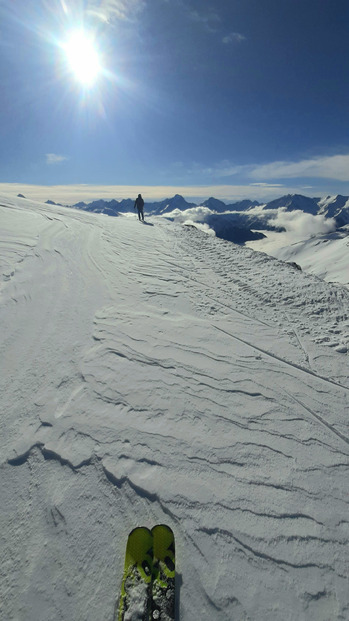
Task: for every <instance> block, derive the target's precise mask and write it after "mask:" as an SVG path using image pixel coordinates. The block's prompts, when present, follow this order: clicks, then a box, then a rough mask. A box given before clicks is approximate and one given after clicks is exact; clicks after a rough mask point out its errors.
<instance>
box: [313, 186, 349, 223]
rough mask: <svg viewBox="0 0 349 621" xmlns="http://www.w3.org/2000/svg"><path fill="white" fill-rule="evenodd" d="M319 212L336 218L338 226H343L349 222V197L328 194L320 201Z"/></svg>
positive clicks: (327, 216)
mask: <svg viewBox="0 0 349 621" xmlns="http://www.w3.org/2000/svg"><path fill="white" fill-rule="evenodd" d="M318 206H319V212H318V213H319V214H322V215H324V216H326V218H334V219H335V220H336V223H337V226H338V227H341V226H344V225H346V224H349V197H348V196H341V194H337V195H336V196H326V197H325V198H322V199H320V200H319V201H318Z"/></svg>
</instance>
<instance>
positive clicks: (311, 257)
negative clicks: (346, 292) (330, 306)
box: [274, 225, 349, 287]
mask: <svg viewBox="0 0 349 621" xmlns="http://www.w3.org/2000/svg"><path fill="white" fill-rule="evenodd" d="M274 256H276V257H278V258H279V259H282V260H284V261H296V263H298V264H299V265H301V266H302V269H304V270H305V271H306V272H309V273H311V274H316V276H319V278H323V279H324V280H327V281H330V282H337V283H341V284H343V285H346V286H347V287H349V225H348V226H343V227H341V228H340V229H338V230H337V231H335V232H334V233H327V234H324V235H317V236H316V237H312V238H311V239H306V240H303V241H301V242H298V243H295V244H292V245H291V246H288V247H286V248H281V249H279V250H278V251H276V252H275V253H274Z"/></svg>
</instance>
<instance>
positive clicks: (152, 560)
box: [116, 524, 176, 621]
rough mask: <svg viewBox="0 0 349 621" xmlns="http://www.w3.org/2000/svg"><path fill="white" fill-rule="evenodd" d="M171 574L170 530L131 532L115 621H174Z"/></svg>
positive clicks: (172, 549) (173, 569)
mask: <svg viewBox="0 0 349 621" xmlns="http://www.w3.org/2000/svg"><path fill="white" fill-rule="evenodd" d="M175 572H176V567H175V540H174V534H173V532H172V530H171V528H170V527H169V526H166V525H164V524H157V525H156V526H154V528H153V529H152V530H149V529H148V528H146V527H144V526H141V527H138V528H135V529H134V530H133V531H132V532H131V533H130V534H129V537H128V541H127V547H126V555H125V568H124V575H123V579H122V585H121V596H120V605H119V612H118V616H117V619H116V621H174V619H175Z"/></svg>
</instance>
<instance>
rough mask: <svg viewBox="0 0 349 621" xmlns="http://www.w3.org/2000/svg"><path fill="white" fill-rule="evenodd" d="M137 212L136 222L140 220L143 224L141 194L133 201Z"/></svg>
mask: <svg viewBox="0 0 349 621" xmlns="http://www.w3.org/2000/svg"><path fill="white" fill-rule="evenodd" d="M136 207H137V210H138V220H142V222H144V211H143V208H144V200H143V198H142V195H141V194H138V197H137V198H136V200H135V205H134V208H135V209H136Z"/></svg>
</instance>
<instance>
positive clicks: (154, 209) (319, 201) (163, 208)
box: [47, 194, 349, 228]
mask: <svg viewBox="0 0 349 621" xmlns="http://www.w3.org/2000/svg"><path fill="white" fill-rule="evenodd" d="M47 202H48V203H51V204H53V201H47ZM198 206H203V207H207V208H208V209H210V210H211V211H212V212H215V213H216V214H220V213H227V212H240V214H243V213H244V214H245V217H244V218H241V217H240V219H241V221H242V223H244V225H247V222H246V216H247V219H248V220H250V221H251V219H253V221H254V222H253V225H254V227H255V228H259V227H258V223H256V221H255V220H256V214H253V218H251V217H250V216H252V214H251V213H249V212H251V211H253V210H254V208H255V207H260V208H261V209H260V210H259V213H261V214H263V212H266V211H267V210H277V209H280V208H283V209H284V210H285V211H295V210H300V211H303V212H304V213H308V214H311V215H322V216H325V217H326V218H334V219H335V221H336V225H337V227H341V226H344V225H346V224H348V223H349V197H348V196H342V195H340V194H338V195H336V196H327V197H324V198H318V197H316V198H311V197H309V196H303V195H301V194H287V195H285V196H281V197H280V198H277V199H274V200H272V201H270V202H269V203H263V204H262V203H259V202H258V201H252V200H249V199H245V200H242V201H238V202H235V203H230V204H226V203H224V202H223V201H221V200H218V199H217V198H214V197H210V198H208V199H207V200H205V201H204V202H203V203H201V204H200V205H198V204H196V203H191V202H188V201H186V200H185V198H184V197H183V196H181V195H179V194H176V195H175V196H173V197H172V198H166V199H164V200H162V201H158V202H148V201H147V202H146V203H145V210H146V212H147V213H148V214H151V215H165V214H170V213H171V212H173V211H174V210H175V209H176V210H179V211H186V210H187V209H192V208H195V207H198ZM72 207H73V208H75V209H81V210H83V211H90V212H94V213H104V214H107V215H109V216H117V215H118V214H119V213H128V212H130V211H131V212H132V211H133V207H134V200H133V199H131V198H127V199H122V200H121V201H118V200H116V199H112V200H110V201H106V200H104V199H99V200H96V201H92V202H91V203H85V202H79V203H76V204H75V205H72ZM257 219H258V218H257ZM263 223H264V218H263ZM249 224H251V222H249ZM256 224H257V226H256ZM263 225H264V224H263Z"/></svg>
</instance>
